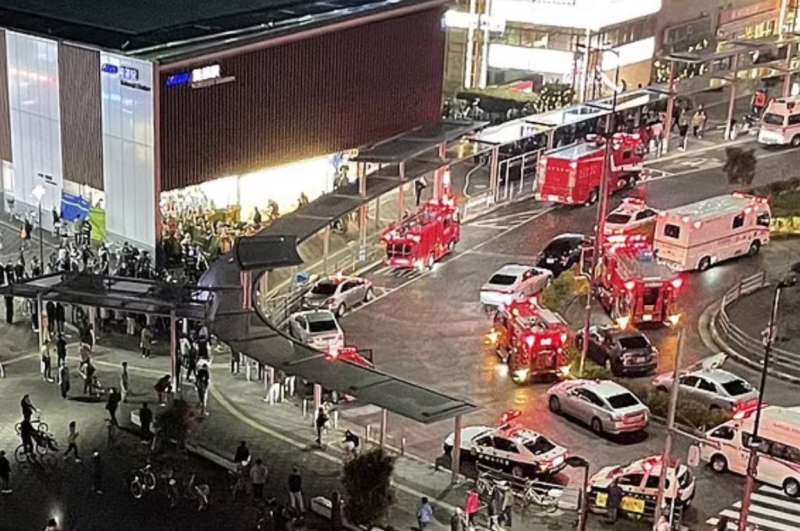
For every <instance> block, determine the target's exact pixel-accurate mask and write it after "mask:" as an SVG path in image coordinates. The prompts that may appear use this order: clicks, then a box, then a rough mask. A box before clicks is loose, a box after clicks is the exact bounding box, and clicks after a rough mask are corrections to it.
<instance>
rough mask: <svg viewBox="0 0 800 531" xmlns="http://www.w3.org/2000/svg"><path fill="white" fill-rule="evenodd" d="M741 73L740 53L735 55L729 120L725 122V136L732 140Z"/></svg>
mask: <svg viewBox="0 0 800 531" xmlns="http://www.w3.org/2000/svg"><path fill="white" fill-rule="evenodd" d="M738 74H739V54H738V53H737V54H736V55H734V56H733V81H732V82H731V95H730V99H729V100H728V120H727V122H725V138H726V139H728V140H731V138H732V136H733V118H734V117H733V113H734V109H735V106H736V80H737V79H738Z"/></svg>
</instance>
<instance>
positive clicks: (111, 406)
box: [106, 387, 122, 427]
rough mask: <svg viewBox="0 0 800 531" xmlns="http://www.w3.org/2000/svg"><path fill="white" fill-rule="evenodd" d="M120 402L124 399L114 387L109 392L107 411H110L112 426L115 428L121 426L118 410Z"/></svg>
mask: <svg viewBox="0 0 800 531" xmlns="http://www.w3.org/2000/svg"><path fill="white" fill-rule="evenodd" d="M120 400H122V397H121V396H120V394H119V392H118V391H117V388H116V387H112V388H111V389H109V391H108V401H107V402H106V411H108V416H109V419H110V420H111V424H113V425H114V426H115V427H118V426H119V423H118V422H117V409H118V408H119V403H120Z"/></svg>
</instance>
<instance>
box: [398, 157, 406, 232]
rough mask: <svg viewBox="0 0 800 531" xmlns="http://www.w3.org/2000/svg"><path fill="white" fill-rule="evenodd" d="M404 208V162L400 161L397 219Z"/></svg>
mask: <svg viewBox="0 0 800 531" xmlns="http://www.w3.org/2000/svg"><path fill="white" fill-rule="evenodd" d="M405 209H406V163H405V161H404V162H401V163H400V188H398V189H397V219H403V212H404V211H405Z"/></svg>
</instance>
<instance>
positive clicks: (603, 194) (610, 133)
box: [578, 48, 620, 378]
mask: <svg viewBox="0 0 800 531" xmlns="http://www.w3.org/2000/svg"><path fill="white" fill-rule="evenodd" d="M602 51H604V52H611V53H613V54H614V55H615V56H616V57H617V61H616V63H617V64H616V68H615V70H614V83H613V86H612V87H611V89H612V92H613V95H612V96H611V115H609V117H608V119H607V120H606V131H605V137H606V145H605V151H604V153H603V175H602V177H601V179H600V197H599V202H598V205H597V231H596V233H595V235H594V249H593V252H592V263H591V269H590V271H589V290H588V293H587V294H586V315H585V319H584V323H583V343H582V344H581V363H580V366H579V367H578V377H579V378H582V377H583V367H584V365H585V364H586V356H587V355H588V354H589V329H590V328H591V326H592V289H593V288H594V282H595V271H596V270H597V264H598V263H599V260H600V253H601V251H602V249H603V242H602V240H603V231H604V230H605V225H606V212H607V210H608V179H609V174H610V173H611V141H612V139H613V137H614V132H615V131H616V128H617V94H619V92H620V89H619V59H620V58H619V52H618V51H617V50H614V49H613V48H605V49H602ZM587 53H588V49H587ZM601 68H602V66H601ZM601 75H602V72H601ZM603 81H604V82H605V81H606V80H605V79H604V80H603ZM607 84H608V83H607Z"/></svg>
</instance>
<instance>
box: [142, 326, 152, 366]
mask: <svg viewBox="0 0 800 531" xmlns="http://www.w3.org/2000/svg"><path fill="white" fill-rule="evenodd" d="M152 348H153V331H152V330H150V326H149V325H147V324H145V325H144V326H143V327H142V331H141V333H140V334H139V350H141V352H142V357H143V358H145V359H146V358H149V357H150V355H151V354H152Z"/></svg>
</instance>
